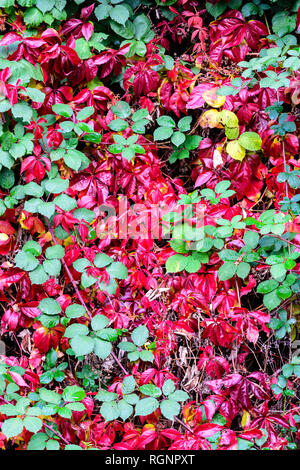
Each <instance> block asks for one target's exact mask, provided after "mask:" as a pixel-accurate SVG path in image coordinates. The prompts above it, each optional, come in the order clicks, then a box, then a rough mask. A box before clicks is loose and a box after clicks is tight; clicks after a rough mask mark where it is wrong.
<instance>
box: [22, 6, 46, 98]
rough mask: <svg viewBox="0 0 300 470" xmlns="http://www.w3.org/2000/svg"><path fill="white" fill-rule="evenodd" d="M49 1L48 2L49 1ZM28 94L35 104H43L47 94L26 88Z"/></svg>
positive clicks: (36, 89)
mask: <svg viewBox="0 0 300 470" xmlns="http://www.w3.org/2000/svg"><path fill="white" fill-rule="evenodd" d="M47 1H48V0H47ZM26 93H27V95H28V96H29V98H30V99H31V100H32V101H34V102H35V103H43V102H44V99H45V96H46V95H45V93H43V92H42V91H40V90H39V89H38V88H30V87H28V88H26Z"/></svg>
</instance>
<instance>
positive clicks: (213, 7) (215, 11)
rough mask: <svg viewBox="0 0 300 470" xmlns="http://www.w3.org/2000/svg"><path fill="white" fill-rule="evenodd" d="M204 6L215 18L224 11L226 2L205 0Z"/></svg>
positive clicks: (222, 0)
mask: <svg viewBox="0 0 300 470" xmlns="http://www.w3.org/2000/svg"><path fill="white" fill-rule="evenodd" d="M205 8H206V10H207V11H208V13H209V14H210V15H211V16H213V17H214V18H215V19H216V18H218V16H220V15H222V13H224V11H225V10H226V8H227V3H226V2H224V0H221V1H219V2H217V3H216V4H212V3H210V2H206V4H205Z"/></svg>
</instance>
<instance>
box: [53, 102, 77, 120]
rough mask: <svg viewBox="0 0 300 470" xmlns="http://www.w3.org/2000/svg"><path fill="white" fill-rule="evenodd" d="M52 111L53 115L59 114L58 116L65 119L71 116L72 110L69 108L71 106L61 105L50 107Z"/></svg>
mask: <svg viewBox="0 0 300 470" xmlns="http://www.w3.org/2000/svg"><path fill="white" fill-rule="evenodd" d="M52 111H54V113H55V114H59V115H60V116H63V117H66V118H68V117H71V116H72V115H73V109H72V108H71V106H69V105H67V104H63V103H58V104H54V105H53V106H52Z"/></svg>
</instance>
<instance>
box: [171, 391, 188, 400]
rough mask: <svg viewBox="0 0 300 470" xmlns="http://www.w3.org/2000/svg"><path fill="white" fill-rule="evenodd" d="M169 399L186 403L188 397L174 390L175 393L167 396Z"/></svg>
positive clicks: (182, 392)
mask: <svg viewBox="0 0 300 470" xmlns="http://www.w3.org/2000/svg"><path fill="white" fill-rule="evenodd" d="M169 399H170V400H175V401H186V400H188V399H189V396H188V394H187V393H186V392H184V391H183V390H176V391H175V392H173V393H171V394H170V395H169Z"/></svg>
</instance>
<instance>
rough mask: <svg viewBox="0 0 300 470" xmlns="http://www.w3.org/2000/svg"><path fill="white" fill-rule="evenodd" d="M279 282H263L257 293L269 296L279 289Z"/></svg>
mask: <svg viewBox="0 0 300 470" xmlns="http://www.w3.org/2000/svg"><path fill="white" fill-rule="evenodd" d="M278 285H279V284H278V282H277V281H275V279H269V280H267V281H263V282H261V283H260V284H258V286H257V292H258V293H260V294H268V293H269V292H272V291H273V290H274V289H276V287H278Z"/></svg>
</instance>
